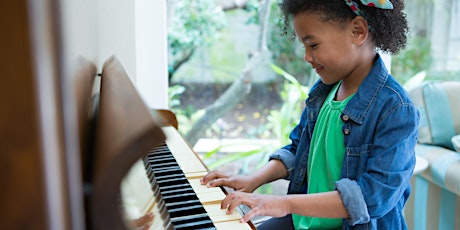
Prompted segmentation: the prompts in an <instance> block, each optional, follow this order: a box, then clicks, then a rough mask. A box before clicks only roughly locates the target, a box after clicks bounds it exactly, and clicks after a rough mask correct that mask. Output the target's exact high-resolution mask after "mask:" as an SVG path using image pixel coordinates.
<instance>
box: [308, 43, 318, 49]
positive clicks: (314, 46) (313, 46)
mask: <svg viewBox="0 0 460 230" xmlns="http://www.w3.org/2000/svg"><path fill="white" fill-rule="evenodd" d="M309 46H310V48H312V49H314V48H316V47H317V46H318V44H311V45H309Z"/></svg>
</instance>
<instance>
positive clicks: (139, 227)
mask: <svg viewBox="0 0 460 230" xmlns="http://www.w3.org/2000/svg"><path fill="white" fill-rule="evenodd" d="M153 218H154V216H153V213H152V212H149V213H147V214H145V215H144V216H142V217H140V218H138V219H135V220H133V225H134V227H135V229H136V230H147V229H149V228H150V225H152V221H153Z"/></svg>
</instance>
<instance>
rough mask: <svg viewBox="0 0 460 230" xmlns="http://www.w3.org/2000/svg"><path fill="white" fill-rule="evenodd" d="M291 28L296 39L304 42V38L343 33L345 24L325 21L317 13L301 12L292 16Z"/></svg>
mask: <svg viewBox="0 0 460 230" xmlns="http://www.w3.org/2000/svg"><path fill="white" fill-rule="evenodd" d="M293 26H294V30H295V33H296V35H297V37H298V38H299V39H300V40H301V41H304V39H306V38H314V37H320V36H322V35H324V34H326V33H343V32H344V31H345V30H346V28H347V23H340V22H337V21H334V20H325V19H324V18H323V17H322V15H321V14H319V13H311V12H301V13H298V14H296V15H295V16H294V18H293Z"/></svg>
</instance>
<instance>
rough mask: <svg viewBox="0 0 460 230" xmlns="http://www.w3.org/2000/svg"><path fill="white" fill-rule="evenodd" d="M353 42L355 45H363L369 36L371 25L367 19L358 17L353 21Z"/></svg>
mask: <svg viewBox="0 0 460 230" xmlns="http://www.w3.org/2000/svg"><path fill="white" fill-rule="evenodd" d="M351 29H352V36H353V37H352V41H353V44H356V45H361V44H362V43H364V42H365V41H366V39H367V38H368V36H369V25H368V24H367V21H366V19H364V18H363V17H361V16H356V17H355V18H353V20H352V21H351Z"/></svg>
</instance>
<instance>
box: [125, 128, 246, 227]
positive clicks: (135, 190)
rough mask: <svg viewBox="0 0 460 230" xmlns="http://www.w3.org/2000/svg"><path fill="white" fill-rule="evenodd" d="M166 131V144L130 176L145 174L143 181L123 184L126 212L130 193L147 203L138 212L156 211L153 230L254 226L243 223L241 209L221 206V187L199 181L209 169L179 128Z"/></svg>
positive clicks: (222, 193)
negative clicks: (228, 208) (227, 212)
mask: <svg viewBox="0 0 460 230" xmlns="http://www.w3.org/2000/svg"><path fill="white" fill-rule="evenodd" d="M163 132H164V133H165V135H166V137H167V138H166V143H165V145H162V146H159V147H157V148H155V149H154V150H152V151H151V152H150V153H149V154H147V155H146V157H144V159H143V162H142V163H140V164H138V165H136V166H135V168H137V169H135V168H134V167H133V169H132V170H131V172H130V174H132V175H128V176H127V177H138V176H139V174H141V173H143V174H144V175H143V177H144V179H142V183H140V182H139V181H137V182H131V183H130V182H128V181H129V180H127V179H125V181H126V183H125V185H123V187H125V188H124V189H123V187H122V191H123V190H124V192H123V194H124V195H125V196H124V198H123V200H124V202H125V209H128V210H125V211H127V212H129V202H130V201H129V200H130V199H129V196H126V194H127V193H130V194H131V195H130V196H131V197H136V199H137V200H141V201H140V202H141V203H143V205H141V206H142V207H141V208H140V210H139V211H138V212H137V214H135V215H137V216H142V215H143V214H145V213H146V212H149V211H150V212H153V213H154V216H155V218H154V221H153V224H152V226H151V228H150V229H179V230H182V229H184V230H185V229H217V230H226V229H253V228H254V227H252V226H251V224H248V223H240V222H239V220H240V218H241V214H240V213H239V212H237V211H235V212H234V213H233V214H230V215H227V214H226V210H223V209H220V203H221V201H222V200H223V199H224V198H225V193H224V192H223V191H222V189H221V188H216V187H213V188H208V187H207V186H204V185H201V183H200V181H199V180H200V178H201V177H203V176H204V175H206V174H207V169H206V167H205V166H204V165H203V163H202V162H201V160H200V159H199V158H198V156H197V155H196V154H195V153H194V152H193V151H192V149H191V148H190V147H189V146H188V144H187V143H186V142H185V141H184V140H183V138H182V136H181V135H180V134H179V133H178V132H177V130H176V129H175V128H173V127H163ZM142 165H143V167H142ZM141 168H143V169H141ZM145 175H147V177H145ZM146 183H147V184H146ZM126 187H130V188H131V189H128V188H126ZM127 190H131V191H129V192H126V191H127ZM146 190H150V191H146ZM152 191H153V196H152V195H151V194H152ZM139 193H143V194H139ZM144 193H147V194H150V196H146V195H145V194H144ZM127 197H128V198H127ZM137 206H138V207H139V205H137Z"/></svg>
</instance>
